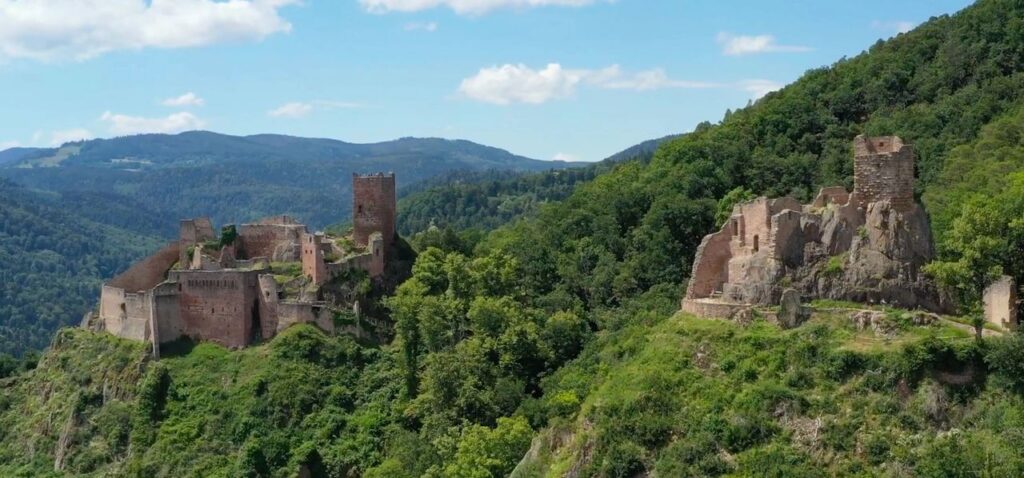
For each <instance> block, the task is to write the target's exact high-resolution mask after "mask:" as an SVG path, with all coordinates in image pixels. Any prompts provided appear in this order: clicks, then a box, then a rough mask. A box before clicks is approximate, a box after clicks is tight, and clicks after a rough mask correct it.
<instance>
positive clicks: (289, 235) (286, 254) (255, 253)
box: [236, 224, 306, 262]
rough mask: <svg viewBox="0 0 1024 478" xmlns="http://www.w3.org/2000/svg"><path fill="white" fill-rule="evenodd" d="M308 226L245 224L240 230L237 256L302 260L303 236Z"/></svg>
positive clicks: (285, 260) (286, 260) (289, 260)
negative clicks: (301, 245)
mask: <svg viewBox="0 0 1024 478" xmlns="http://www.w3.org/2000/svg"><path fill="white" fill-rule="evenodd" d="M305 233H306V226H303V225H294V224H243V225H242V226H241V227H240V228H239V230H238V239H237V243H236V245H237V247H238V249H237V255H238V257H240V258H244V259H251V258H254V257H266V258H268V259H270V260H273V261H280V262H292V261H298V260H300V256H301V247H300V244H301V242H302V235H303V234H305Z"/></svg>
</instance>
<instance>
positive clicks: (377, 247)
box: [367, 233, 386, 278]
mask: <svg viewBox="0 0 1024 478" xmlns="http://www.w3.org/2000/svg"><path fill="white" fill-rule="evenodd" d="M385 243H386V242H385V241H384V236H383V235H382V234H380V233H376V234H371V235H370V244H369V246H367V248H368V249H369V250H370V254H372V256H371V257H372V260H371V261H370V267H369V269H368V270H367V272H368V273H369V274H370V277H374V278H376V277H380V276H382V275H384V259H385V257H386V252H385V248H384V245H385Z"/></svg>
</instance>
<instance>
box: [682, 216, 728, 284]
mask: <svg viewBox="0 0 1024 478" xmlns="http://www.w3.org/2000/svg"><path fill="white" fill-rule="evenodd" d="M731 240H732V234H731V233H730V231H729V228H728V227H725V228H722V230H720V231H718V232H716V233H714V234H708V235H707V236H704V239H703V240H702V241H701V243H700V247H698V248H697V255H696V257H695V259H694V261H693V264H694V266H693V270H692V271H690V284H689V286H688V287H687V288H686V297H687V298H689V299H696V298H700V297H710V296H711V294H712V293H714V292H715V291H716V290H718V289H719V288H720V287H721V286H722V284H724V283H725V282H728V280H729V259H730V258H732V253H731V249H730V246H729V243H730V241H731Z"/></svg>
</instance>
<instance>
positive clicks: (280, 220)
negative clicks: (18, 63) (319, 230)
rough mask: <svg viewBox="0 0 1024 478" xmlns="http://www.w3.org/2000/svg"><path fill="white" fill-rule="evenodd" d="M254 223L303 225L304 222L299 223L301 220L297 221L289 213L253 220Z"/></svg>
mask: <svg viewBox="0 0 1024 478" xmlns="http://www.w3.org/2000/svg"><path fill="white" fill-rule="evenodd" d="M252 224H261V225H275V224H276V225H292V226H301V225H302V224H300V223H299V221H296V220H295V218H293V217H291V216H288V215H284V214H282V215H278V216H269V217H265V218H262V219H260V220H258V221H256V222H253V223H252Z"/></svg>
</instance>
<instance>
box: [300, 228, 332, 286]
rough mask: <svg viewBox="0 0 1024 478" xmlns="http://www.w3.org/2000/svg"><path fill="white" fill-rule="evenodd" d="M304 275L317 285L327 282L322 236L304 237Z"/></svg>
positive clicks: (306, 235) (309, 235)
mask: <svg viewBox="0 0 1024 478" xmlns="http://www.w3.org/2000/svg"><path fill="white" fill-rule="evenodd" d="M302 275H304V276H306V278H308V279H309V280H310V282H312V283H314V284H316V285H320V284H323V283H324V282H326V281H327V264H326V263H324V250H323V235H322V234H303V235H302Z"/></svg>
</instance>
